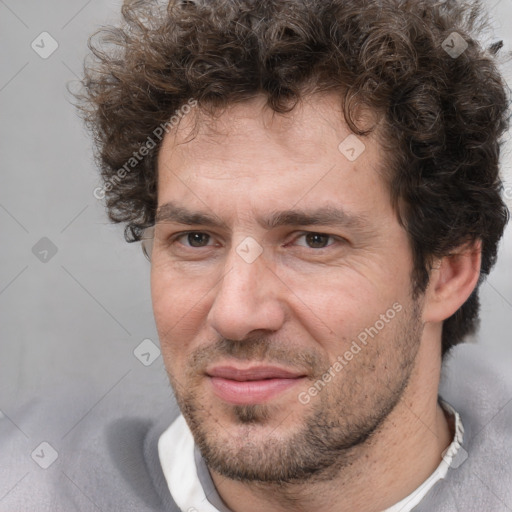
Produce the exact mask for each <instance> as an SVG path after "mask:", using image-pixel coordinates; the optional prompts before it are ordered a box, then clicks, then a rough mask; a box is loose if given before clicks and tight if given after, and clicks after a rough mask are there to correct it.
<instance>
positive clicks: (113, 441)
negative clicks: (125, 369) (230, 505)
mask: <svg viewBox="0 0 512 512" xmlns="http://www.w3.org/2000/svg"><path fill="white" fill-rule="evenodd" d="M135 373H136V372H134V374H135ZM129 377H130V376H128V377H127V378H126V379H125V380H124V382H123V383H122V385H119V386H117V387H116V388H115V389H112V390H111V391H110V393H107V394H105V390H102V389H99V390H98V389H94V385H91V383H89V384H86V385H78V384H76V383H69V385H68V386H65V387H59V388H51V389H45V390H41V391H40V392H39V393H38V397H34V398H32V399H30V400H28V401H27V402H25V403H22V404H17V405H16V406H14V407H13V406H11V407H9V410H8V411H5V414H0V450H1V451H2V459H3V460H2V462H3V464H2V465H1V466H0V510H37V511H38V512H43V511H48V512H49V511H51V512H56V511H66V512H72V511H75V510H76V511H78V510H88V509H89V508H90V507H91V506H92V507H93V508H94V507H96V508H97V509H100V510H123V511H126V512H129V511H134V512H135V511H137V512H142V511H154V512H179V509H178V508H177V507H176V505H175V504H174V502H173V501H172V498H171V497H170V494H169V492H168V490H167V488H166V482H165V479H164V477H163V473H162V470H161V466H160V461H159V458H158V438H159V435H160V434H161V433H162V432H163V431H164V430H165V429H166V428H167V427H168V426H169V425H170V423H172V421H173V419H174V418H175V417H176V416H177V415H178V413H179V410H178V408H177V405H176V403H175V401H174V398H173V396H172V393H171V390H170V387H169V385H168V382H167V381H166V375H165V373H164V372H162V376H160V377H156V378H153V377H151V378H150V379H149V382H151V384H149V382H147V381H146V382H145V381H144V380H139V378H138V376H135V375H133V376H132V378H129Z"/></svg>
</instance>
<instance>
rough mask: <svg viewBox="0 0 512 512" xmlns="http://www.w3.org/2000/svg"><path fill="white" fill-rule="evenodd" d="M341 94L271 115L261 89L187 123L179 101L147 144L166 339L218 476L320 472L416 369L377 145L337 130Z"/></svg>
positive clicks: (405, 252) (387, 408) (369, 429)
mask: <svg viewBox="0 0 512 512" xmlns="http://www.w3.org/2000/svg"><path fill="white" fill-rule="evenodd" d="M338 104H339V100H338V98H337V97H336V96H334V95H323V96H316V97H310V98H308V99H307V100H305V102H304V103H303V104H301V105H299V106H297V107H296V108H295V109H294V110H293V111H292V112H291V113H290V114H287V115H278V114H274V115H272V114H271V113H270V112H269V111H268V109H267V108H266V107H264V100H262V99H261V98H256V99H254V100H251V101H250V102H246V103H244V104H241V105H237V106H234V107H230V108H229V109H227V110H226V111H225V112H223V113H222V114H221V115H220V116H219V117H218V118H216V120H215V122H214V121H211V120H210V121H207V120H206V118H204V119H203V120H202V121H201V122H199V124H198V130H197V132H195V133H194V135H192V136H191V135H190V133H191V130H192V129H193V127H194V126H195V124H194V122H195V118H194V116H195V115H197V113H190V114H188V116H186V117H184V118H183V119H182V121H181V124H180V126H179V129H178V130H177V131H175V132H172V133H169V134H168V135H167V137H166V138H165V139H164V142H163V146H162V148H161V151H160V154H159V161H158V207H159V210H158V214H157V223H156V227H155V239H154V244H153V254H152V265H151V288H152V300H153V309H154V314H155V320H156V324H157V329H158V333H159V337H160V343H161V349H162V355H163V357H164V361H165V365H166V368H167V371H168V373H169V377H170V381H171V384H172V386H173V388H174V391H175V393H176V397H177V399H178V403H179V405H180V408H181V410H182V412H183V414H184V416H185V418H186V420H187V422H188V424H189V426H190V428H191V430H192V433H193V434H194V437H195V440H196V442H197V444H198V445H199V447H200V449H201V452H202V454H203V456H204V457H205V459H206V462H207V464H208V465H209V466H210V468H211V469H213V470H214V471H216V472H218V473H220V474H222V475H224V476H227V477H229V478H234V479H238V480H243V481H263V482H285V481H295V482H296V481H300V480H303V479H308V478H309V479H310V478H313V477H316V478H324V479H328V478H331V477H332V475H333V474H334V470H336V471H337V470H338V469H339V468H340V467H342V466H343V465H345V464H348V463H350V460H351V456H352V454H353V453H354V450H356V449H357V447H358V446H360V445H361V444H362V443H365V442H366V441H368V440H369V439H371V436H372V434H373V433H374V432H376V431H377V430H378V428H379V427H380V426H381V425H382V424H383V422H384V420H385V419H386V417H387V416H388V415H389V413H390V412H391V411H392V410H393V409H394V407H395V406H396V404H397V403H398V401H399V399H400V397H401V396H402V394H403V392H404V389H406V385H407V383H408V380H409V379H410V377H411V374H412V373H413V370H414V363H415V358H416V355H417V352H418V348H419V344H420V339H421V333H422V324H421V319H420V316H421V312H420V310H419V307H420V306H419V304H418V303H416V302H415V301H414V300H413V299H412V298H411V280H410V276H411V271H412V256H411V250H410V246H409V243H408V240H407V236H406V233H405V231H404V230H403V228H402V227H401V226H400V225H399V223H398V221H397V218H396V215H395V213H394V211H393V210H392V207H391V204H390V198H389V192H388V190H387V188H386V185H385V183H384V180H383V178H382V167H383V166H384V157H383V154H382V148H381V146H380V144H379V143H378V141H377V139H376V138H372V137H365V138H361V137H360V138H359V141H360V142H362V143H364V148H363V146H354V143H353V142H354V141H353V140H351V139H348V141H346V142H345V143H343V144H341V146H340V143H342V142H343V141H344V140H345V139H346V137H347V136H349V135H350V131H349V129H348V127H347V126H346V124H345V123H344V121H343V115H342V113H341V110H340V108H339V106H338ZM350 148H353V151H352V150H351V149H350ZM361 150H362V152H361ZM347 157H348V158H347ZM354 157H356V158H354Z"/></svg>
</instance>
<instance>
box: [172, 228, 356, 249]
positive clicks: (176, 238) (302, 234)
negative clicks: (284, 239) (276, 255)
mask: <svg viewBox="0 0 512 512" xmlns="http://www.w3.org/2000/svg"><path fill="white" fill-rule="evenodd" d="M191 234H203V235H208V236H209V237H210V238H211V239H213V238H214V237H213V236H212V235H210V233H207V232H206V231H182V232H181V233H176V234H175V235H174V236H172V237H171V238H170V240H169V244H172V243H174V242H177V241H179V240H180V239H181V238H184V237H188V236H189V235H191ZM307 235H320V236H327V237H329V239H331V240H333V241H334V242H332V243H330V244H328V245H326V246H325V247H319V248H314V247H307V246H305V245H300V246H299V247H303V248H305V249H312V250H314V251H317V252H318V251H321V250H322V249H327V248H329V247H331V246H332V245H334V243H335V242H341V243H346V242H347V240H346V239H344V238H342V237H339V236H335V235H330V234H329V233H322V232H320V231H302V232H300V233H298V235H297V236H296V237H295V238H294V239H293V240H292V242H294V241H297V240H298V239H299V238H301V237H305V236H307ZM208 241H209V242H210V241H211V240H208ZM182 245H183V246H184V247H185V248H186V249H207V248H211V247H215V245H205V246H203V247H192V246H189V245H185V244H183V243H182ZM288 245H289V244H288V243H287V244H286V246H288Z"/></svg>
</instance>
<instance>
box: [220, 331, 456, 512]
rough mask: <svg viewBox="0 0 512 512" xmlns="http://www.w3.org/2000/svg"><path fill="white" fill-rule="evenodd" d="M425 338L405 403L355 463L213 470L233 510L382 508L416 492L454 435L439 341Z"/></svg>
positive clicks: (366, 511) (356, 451)
mask: <svg viewBox="0 0 512 512" xmlns="http://www.w3.org/2000/svg"><path fill="white" fill-rule="evenodd" d="M425 341H426V340H424V343H422V347H421V348H420V352H419V354H418V358H417V364H416V368H415V370H414V372H413V375H411V379H410V381H409V384H408V386H407V388H406V390H405V391H404V394H403V396H402V398H401V400H400V402H399V403H398V404H397V406H396V407H395V408H394V409H393V411H392V412H391V413H390V414H389V416H388V417H387V418H386V421H385V422H384V423H383V425H381V427H380V428H379V429H378V430H377V431H376V432H375V433H374V435H372V436H371V437H370V438H369V439H367V440H366V441H365V442H364V443H362V444H361V445H358V446H355V447H354V448H352V449H351V451H350V453H347V454H346V460H349V461H350V463H349V464H346V463H341V464H340V467H342V469H340V470H339V471H337V472H336V474H335V476H334V477H333V478H330V479H329V480H327V479H325V480H322V479H320V478H318V479H314V480H313V479H312V480H311V481H310V482H300V483H297V484H295V483H286V484H267V483H245V482H237V481H233V480H229V479H226V478H224V477H223V476H222V475H220V474H218V473H216V472H215V471H211V473H212V478H213V481H214V483H215V485H216V487H217V490H218V492H219V494H220V496H221V497H222V499H223V500H224V502H225V503H226V505H227V506H228V507H229V508H230V509H231V510H232V511H233V512H259V511H261V510H267V511H269V512H287V511H290V510H293V511H297V512H301V511H304V512H306V511H310V510H323V511H324V512H345V511H353V510H358V511H360V512H379V511H382V510H385V509H386V508H388V507H390V506H392V505H394V504H395V503H397V502H399V501H400V500H402V499H403V498H405V497H406V496H408V495H409V494H410V493H412V492H413V491H414V490H415V489H416V488H418V487H419V486H420V485H421V484H422V483H423V482H424V481H425V480H426V479H427V478H428V477H429V476H430V475H431V474H432V473H433V472H434V470H435V469H436V468H437V466H438V465H439V463H440V462H441V460H442V453H443V451H444V450H445V449H446V448H447V447H448V446H449V444H450V443H451V440H452V437H453V434H451V432H450V428H449V425H448V421H447V419H446V417H445V414H444V412H443V410H442V409H441V407H440V406H439V405H438V401H437V393H438V384H439V378H440V366H441V363H440V356H439V354H437V357H432V355H433V354H431V353H428V352H430V351H431V350H432V348H430V349H429V347H435V346H436V344H434V343H426V342H425ZM434 355H435V354H434ZM425 361H427V362H428V361H434V362H433V363H431V364H430V365H428V364H425ZM426 383H433V384H430V387H429V386H428V384H426ZM434 384H435V385H434ZM340 462H343V461H340ZM345 462H346V461H345Z"/></svg>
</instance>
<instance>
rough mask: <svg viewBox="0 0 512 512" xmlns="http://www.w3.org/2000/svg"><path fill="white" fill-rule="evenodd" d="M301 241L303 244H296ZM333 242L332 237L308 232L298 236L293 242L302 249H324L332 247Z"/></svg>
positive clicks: (333, 238)
mask: <svg viewBox="0 0 512 512" xmlns="http://www.w3.org/2000/svg"><path fill="white" fill-rule="evenodd" d="M301 239H303V240H304V243H297V241H298V240H301ZM334 240H335V237H333V236H332V235H327V234H325V233H313V232H308V233H302V234H301V235H299V236H298V237H297V238H296V239H295V242H296V243H297V245H300V246H302V247H309V248H310V249H324V248H325V247H328V246H329V245H332V244H333V241H334ZM329 242H330V243H329Z"/></svg>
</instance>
